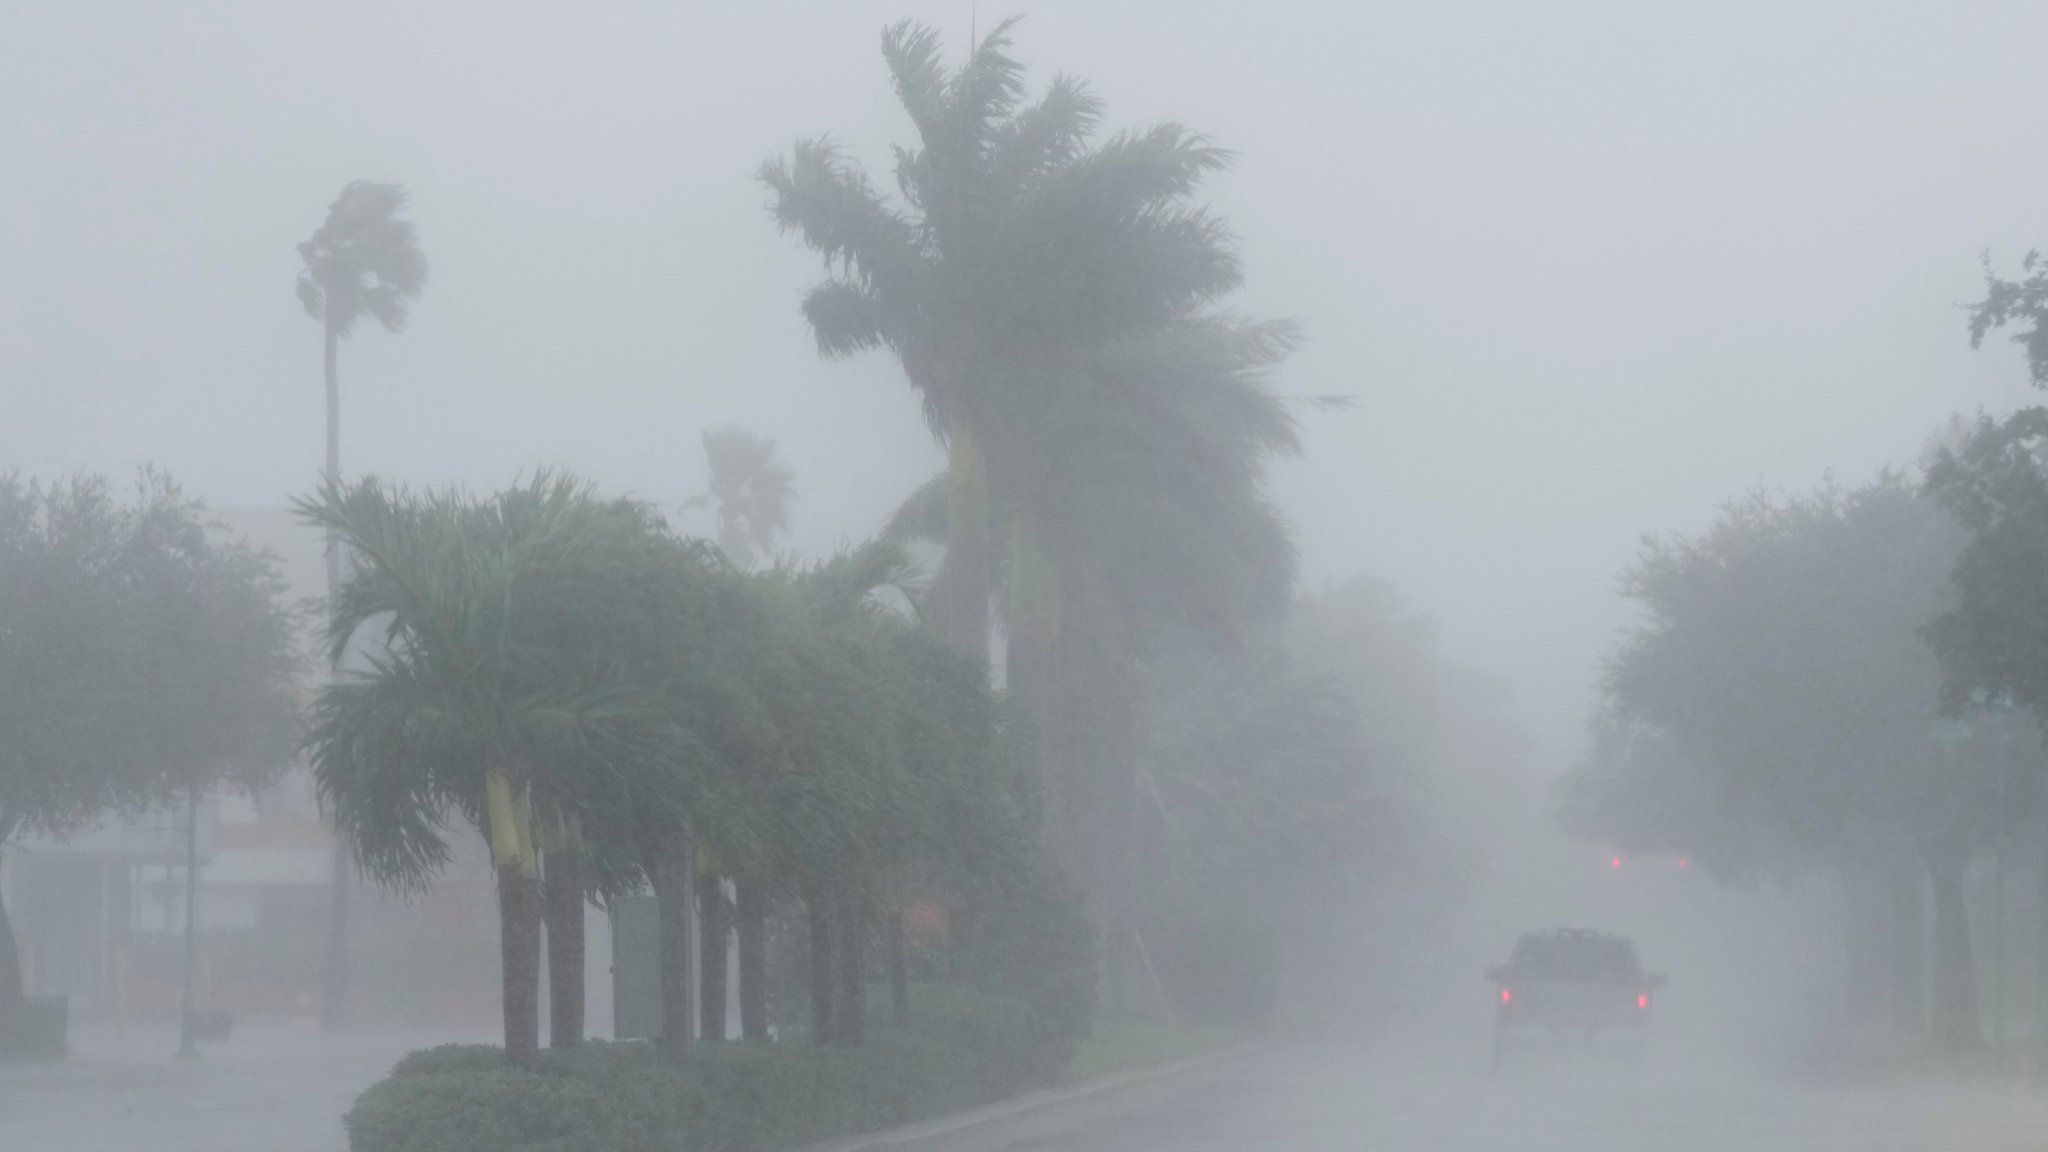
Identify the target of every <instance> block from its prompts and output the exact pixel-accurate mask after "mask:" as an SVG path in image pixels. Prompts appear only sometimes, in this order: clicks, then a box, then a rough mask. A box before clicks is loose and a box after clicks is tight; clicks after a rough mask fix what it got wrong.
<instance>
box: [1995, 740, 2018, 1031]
mask: <svg viewBox="0 0 2048 1152" xmlns="http://www.w3.org/2000/svg"><path fill="white" fill-rule="evenodd" d="M1999 720H2000V723H1999V725H1998V759H1997V762H1996V763H1995V764H1994V765H1993V768H1994V770H1995V771H1996V772H1997V774H1998V779H1997V789H1998V807H1997V808H1996V809H1994V810H1993V811H1994V812H1995V813H1996V816H1995V817H1994V819H1995V820H1996V821H1997V824H1996V825H1995V826H1994V827H1993V829H1992V833H1991V1051H1992V1053H1993V1054H1994V1055H1996V1056H1997V1057H1998V1059H1999V1061H2000V1062H2001V1063H2003V1062H2004V1060H2005V1058H2006V1051H2005V842H2006V839H2007V835H2006V827H2005V804H2006V792H2007V788H2006V776H2007V775H2009V774H2010V772H2011V769H2012V722H2013V717H2012V713H2011V711H2010V709H2001V714H2000V716H1999Z"/></svg>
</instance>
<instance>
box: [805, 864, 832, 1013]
mask: <svg viewBox="0 0 2048 1152" xmlns="http://www.w3.org/2000/svg"><path fill="white" fill-rule="evenodd" d="M804 913H805V916H806V919H807V920H808V922H809V928H810V931H809V932H808V933H807V935H809V937H810V940H809V944H810V951H811V1042H812V1043H813V1044H817V1045H820V1046H823V1045H826V1044H830V1043H832V1042H833V1039H834V1037H833V1024H834V1019H833V1013H832V979H833V971H834V967H835V966H834V964H833V962H832V943H833V941H832V920H833V916H832V900H831V898H830V897H829V896H828V895H827V893H826V888H825V885H823V884H813V885H812V886H811V887H810V889H809V890H808V891H806V892H805V893H804Z"/></svg>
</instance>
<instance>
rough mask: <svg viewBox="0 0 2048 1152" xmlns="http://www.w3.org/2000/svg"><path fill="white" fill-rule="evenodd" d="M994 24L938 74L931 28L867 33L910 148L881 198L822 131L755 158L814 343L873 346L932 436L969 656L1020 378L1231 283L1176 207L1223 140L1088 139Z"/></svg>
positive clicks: (1007, 466) (951, 595)
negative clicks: (784, 237) (803, 265)
mask: <svg viewBox="0 0 2048 1152" xmlns="http://www.w3.org/2000/svg"><path fill="white" fill-rule="evenodd" d="M1014 23H1015V21H1005V22H1004V23H1003V24H1001V25H999V26H998V27H997V28H996V30H995V31H994V32H992V33H990V34H989V35H988V37H986V38H985V39H984V40H983V41H982V42H981V43H980V44H979V45H977V46H976V47H975V49H974V52H973V54H972V55H971V56H970V57H969V59H968V61H967V63H966V64H965V65H964V66H962V67H961V68H960V69H959V70H958V71H957V72H950V71H948V70H947V69H946V68H945V66H944V65H942V64H941V63H940V59H939V57H940V45H939V40H938V36H937V34H936V33H935V32H934V31H933V30H932V29H930V28H927V27H924V26H921V25H918V24H914V23H911V22H908V21H905V22H903V23H900V24H896V25H894V26H892V27H890V28H889V29H888V30H886V31H885V32H884V33H883V36H882V55H883V57H884V59H885V60H886V61H887V63H888V66H889V70H890V73H891V75H892V76H893V77H894V79H895V84H896V92H897V95H898V97H899V98H900V100H901V101H902V104H903V107H904V110H905V111H906V112H908V113H909V115H910V119H911V122H912V123H913V124H914V125H915V127H916V129H917V132H918V135H919V141H920V144H919V146H918V147H914V148H899V149H898V150H897V163H896V182H897V185H898V187H899V188H900V190H901V193H902V199H901V202H900V203H898V202H892V201H890V200H889V199H887V198H885V197H884V196H883V194H882V193H881V192H879V191H878V190H877V189H876V188H875V187H874V185H873V184H871V183H870V182H869V180H868V177H867V175H866V173H865V172H863V171H862V169H861V168H860V167H859V165H858V164H856V163H854V162H853V161H851V160H850V159H849V158H848V157H847V156H846V155H845V153H844V152H843V151H842V150H841V149H840V148H839V147H838V146H837V145H836V144H834V143H833V142H832V141H831V140H830V139H829V138H826V137H818V138H814V139H810V140H806V141H803V142H801V143H799V144H798V145H797V146H796V148H795V150H794V151H793V152H792V153H791V154H790V155H789V156H788V157H786V158H784V157H778V158H775V159H772V160H770V161H768V162H767V163H766V164H764V165H763V166H762V168H761V172H760V178H761V180H762V181H763V182H764V183H765V184H766V185H767V186H768V188H769V189H770V191H771V192H772V193H773V195H774V208H773V211H774V214H775V218H776V220H777V222H778V223H779V224H780V225H781V227H782V228H783V229H784V230H787V231H794V232H797V233H799V234H800V235H801V236H802V237H803V239H804V241H805V242H806V243H807V244H809V245H810V246H811V247H812V248H813V249H815V250H816V251H817V252H818V253H819V255H820V256H821V257H823V259H824V261H825V264H826V267H827V269H828V271H829V273H830V275H829V277H828V278H827V279H826V280H825V281H824V282H822V283H820V284H819V285H817V286H816V287H814V288H812V289H811V291H810V292H809V293H808V295H807V296H806V297H805V299H804V304H803V311H804V315H805V317H806V318H807V319H808V320H809V321H810V324H811V328H812V331H813V333H814V335H815V336H816V338H817V343H818V348H819V351H820V352H822V353H823V354H824V355H826V356H828V357H835V358H837V357H845V356H850V355H853V354H855V353H858V352H862V351H866V350H870V349H880V348H886V349H888V350H889V351H890V352H892V353H893V354H894V355H895V356H896V358H897V360H898V361H899V362H900V363H901V364H902V366H903V369H904V373H905V375H906V376H908V377H909V381H910V384H911V386H912V388H914V389H915V390H916V391H917V393H918V395H919V398H920V399H921V400H922V401H923V404H924V411H925V417H926V420H927V421H928V423H929V424H930V425H931V429H932V432H933V434H934V435H935V436H936V437H937V438H938V439H939V441H940V442H941V443H942V444H943V445H944V446H945V447H946V449H947V455H948V466H947V472H946V476H947V482H946V502H947V505H948V519H949V525H950V540H949V542H948V546H947V550H946V558H945V561H944V565H943V568H942V570H941V572H940V574H939V576H938V578H937V581H936V586H935V589H934V600H935V608H936V610H937V614H938V619H939V622H940V625H941V628H942V630H943V631H944V632H945V634H946V635H947V636H948V637H949V639H951V640H952V642H953V643H954V644H955V645H956V646H958V647H959V648H961V650H962V651H965V652H968V653H970V654H974V655H981V656H984V657H985V656H986V653H987V651H988V634H989V610H990V608H989V602H990V601H989V598H990V592H991V581H992V575H993V565H994V564H995V560H996V557H995V541H994V538H993V535H992V530H991V520H990V518H991V511H992V502H993V500H995V499H997V498H998V497H997V496H996V494H997V493H998V492H1000V491H1001V490H1002V488H1003V487H1004V486H1005V485H1006V484H1007V483H1009V482H1011V480H1012V479H1013V475H1012V474H1013V473H1014V472H1015V471H1016V470H1017V469H1019V468H1021V467H1023V466H1024V463H1025V460H1024V457H1025V456H1026V455H1027V449H1026V448H1025V446H1024V445H1023V444H1020V443H1019V440H1018V433H1019V432H1020V431H1021V430H1022V428H1023V427H1024V425H1025V421H1026V419H1027V418H1028V416H1029V415H1030V414H1031V413H1032V411H1033V409H1034V408H1035V407H1036V406H1037V405H1039V404H1040V403H1041V397H1039V396H1037V395H1035V394H1034V387H1033V386H1034V384H1036V383H1038V382H1040V381H1042V379H1043V378H1044V376H1045V375H1046V374H1047V373H1051V372H1056V371H1057V365H1056V361H1057V359H1058V357H1059V356H1060V355H1061V354H1063V353H1068V352H1071V351H1073V350H1075V349H1079V348H1091V347H1101V346H1103V345H1106V344H1109V343H1113V342H1115V341H1117V340H1120V339H1124V338H1127V337H1130V336H1133V335H1137V334H1143V333H1149V332H1156V331H1159V330H1162V329H1165V328H1168V327H1171V326H1172V325H1174V324H1175V323H1177V322H1180V321H1182V320H1184V319H1186V318H1187V317H1188V316H1189V315H1190V313H1191V312H1192V311H1193V310H1196V309H1199V308H1200V307H1202V306H1203V305H1205V304H1207V303H1209V302H1212V301H1214V300H1216V299H1217V298H1219V297H1220V296H1222V295H1223V294H1225V293H1228V292H1229V291H1231V290H1232V289H1234V288H1235V287H1236V286H1237V285H1238V283H1239V281H1240V278H1241V274H1240V269H1239V264H1238V260H1237V256H1236V254H1235V252H1234V251H1232V249H1231V246H1230V244H1229V235H1228V233H1227V231H1226V230H1225V229H1224V228H1223V226H1222V224H1221V223H1220V222H1219V221H1217V220H1216V219H1215V218H1214V217H1212V216H1211V215H1209V213H1208V212H1207V211H1205V210H1204V209H1202V208H1199V207H1194V206H1190V205H1189V204H1188V202H1187V198H1188V196H1189V195H1190V193H1191V192H1192V191H1193V190H1194V189H1195V187H1196V186H1197V185H1198V183H1199V182H1200V181H1201V179H1202V178H1203V177H1204V176H1206V175H1208V174H1210V173H1212V172H1215V171H1216V170H1218V169H1220V168H1222V167H1223V166H1224V165H1225V164H1226V163H1227V162H1228V159H1229V158H1228V155H1227V154H1226V153H1225V152H1223V151H1221V150H1220V149H1217V148H1215V147H1214V146H1212V145H1211V144H1210V143H1209V142H1208V141H1207V140H1206V139H1204V138H1203V137H1201V136H1198V135H1195V134H1193V133H1191V132H1189V131H1187V130H1186V129H1184V128H1181V127H1180V126H1178V125H1173V124H1165V125H1160V126H1158V127H1154V128H1151V129H1148V130H1145V131H1140V132H1126V133H1119V134H1117V135H1115V136H1112V137H1110V138H1109V139H1108V140H1105V141H1102V142H1099V143H1096V142H1093V136H1094V133H1095V130H1096V128H1097V126H1098V124H1099V123H1100V121H1101V118H1102V106H1101V103H1100V101H1099V100H1097V99H1096V98H1095V96H1094V95H1093V94H1092V93H1090V92H1089V91H1088V89H1087V88H1086V86H1085V85H1083V84H1081V83H1080V82H1079V81H1076V80H1073V79H1071V78H1069V77H1064V76H1061V77H1056V78H1055V79H1054V80H1053V81H1052V84H1051V85H1050V87H1049V88H1048V89H1047V90H1046V92H1045V94H1044V95H1043V96H1042V97H1041V98H1040V99H1039V100H1038V101H1037V102H1035V103H1031V104H1025V103H1023V82H1022V69H1021V67H1020V66H1019V65H1018V64H1017V63H1016V61H1014V60H1012V59H1011V58H1010V57H1009V56H1008V55H1007V49H1008V48H1009V45H1010V40H1009V30H1010V28H1011V26H1012V25H1013V24H1014Z"/></svg>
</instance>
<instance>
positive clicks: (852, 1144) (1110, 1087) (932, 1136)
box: [801, 1044, 1262, 1152]
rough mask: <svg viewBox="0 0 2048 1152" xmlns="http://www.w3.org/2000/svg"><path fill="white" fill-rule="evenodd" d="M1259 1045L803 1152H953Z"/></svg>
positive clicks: (1032, 1095)
mask: <svg viewBox="0 0 2048 1152" xmlns="http://www.w3.org/2000/svg"><path fill="white" fill-rule="evenodd" d="M1261 1047H1262V1045H1259V1044H1237V1045H1233V1046H1231V1047H1228V1048H1219V1049H1216V1050H1214V1051H1211V1052H1204V1053H1203V1054H1201V1055H1199V1056H1191V1057H1189V1058H1187V1059H1185V1060H1176V1061H1173V1062H1172V1063H1170V1064H1160V1065H1156V1066H1154V1067H1151V1068H1140V1069H1137V1070H1136V1071H1132V1072H1124V1073H1121V1074H1118V1075H1114V1076H1107V1077H1103V1078H1101V1079H1098V1080H1090V1081H1087V1082H1085V1083H1081V1084H1070V1085H1063V1086H1061V1087H1058V1088H1048V1089H1045V1090H1043V1091H1039V1092H1032V1093H1029V1094H1028V1095H1024V1096H1019V1097H1017V1098H1015V1099H1013V1100H1003V1101H999V1102H997V1103H995V1104H989V1105H985V1106H983V1107H980V1108H973V1109H969V1110H968V1111H966V1112H957V1113H954V1114H953V1115H951V1116H941V1117H939V1118H937V1119H935V1120H923V1121H919V1122H918V1123H915V1124H906V1125H904V1126H902V1127H900V1128H891V1129H889V1130H887V1131H884V1132H870V1133H867V1134H866V1135H863V1136H851V1137H846V1138H844V1139H838V1140H829V1141H826V1142H824V1143H821V1144H813V1145H811V1146H809V1147H808V1148H804V1149H802V1150H801V1152H938V1150H940V1149H946V1148H951V1147H952V1146H953V1144H954V1142H955V1141H956V1140H958V1139H960V1138H961V1137H963V1136H967V1135H969V1134H976V1135H979V1134H981V1133H983V1132H984V1130H993V1129H996V1128H1000V1127H1002V1126H1003V1125H1005V1124H1007V1123H1009V1122H1011V1121H1020V1120H1024V1119H1026V1118H1029V1117H1033V1116H1036V1115H1037V1114H1039V1113H1043V1112H1050V1111H1054V1110H1057V1109H1060V1108H1066V1107H1071V1106H1073V1105H1077V1104H1081V1103H1084V1102H1087V1101H1092V1100H1096V1099H1098V1098H1100V1097H1105V1096H1109V1095H1112V1094H1115V1093H1120V1092H1125V1091H1128V1090H1132V1089H1136V1088H1139V1087H1141V1086H1144V1085H1149V1084H1154V1083H1157V1082H1160V1081H1167V1080H1172V1079H1175V1078H1178V1077H1183V1076H1188V1075H1192V1074H1194V1073H1197V1072H1201V1071H1205V1070H1208V1069H1210V1068H1214V1067H1218V1066H1221V1065H1224V1064H1228V1063H1230V1062H1232V1061H1236V1060H1241V1059H1246V1058H1248V1057H1250V1056H1251V1055H1253V1054H1254V1053H1256V1052H1257V1051H1258V1050H1259V1049H1260V1048H1261Z"/></svg>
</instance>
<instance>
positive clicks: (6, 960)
mask: <svg viewBox="0 0 2048 1152" xmlns="http://www.w3.org/2000/svg"><path fill="white" fill-rule="evenodd" d="M17 823H18V821H17V820H16V819H15V818H14V817H12V816H4V817H0V846H4V845H5V844H6V843H7V842H8V841H9V840H11V839H13V837H14V828H15V825H16V824H17ZM27 1015H28V989H27V987H26V986H24V984H23V983H22V974H21V948H20V946H19V945H18V944H17V943H16V942H15V939H14V921H13V920H12V919H11V918H9V916H8V915H7V905H6V903H5V902H4V900H0V1056H4V1055H6V1054H7V1052H8V1050H9V1049H10V1048H11V1047H12V1046H13V1045H14V1043H15V1040H16V1037H18V1036H19V1035H20V1033H21V1027H22V1024H23V1021H24V1019H25V1018H26V1017H27Z"/></svg>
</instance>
